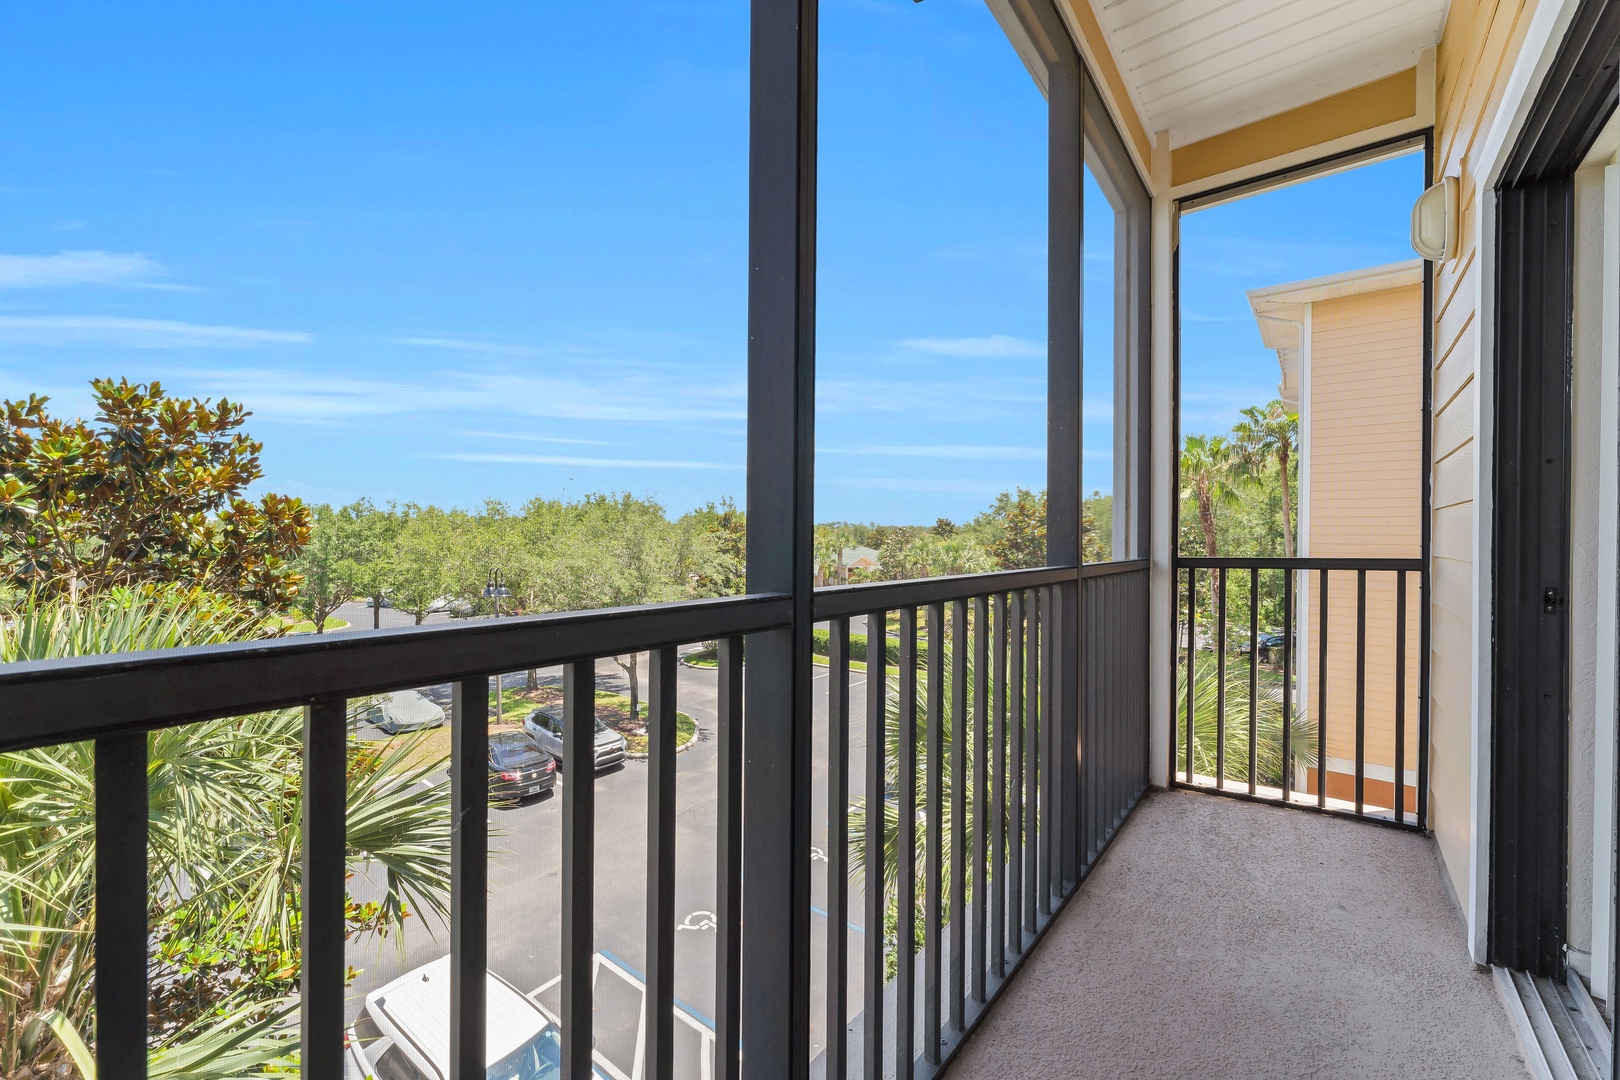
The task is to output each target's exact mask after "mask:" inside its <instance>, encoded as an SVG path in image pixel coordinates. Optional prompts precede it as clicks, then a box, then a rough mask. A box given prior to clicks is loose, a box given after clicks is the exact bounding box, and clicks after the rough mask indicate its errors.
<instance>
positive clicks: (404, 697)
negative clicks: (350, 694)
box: [359, 690, 444, 735]
mask: <svg viewBox="0 0 1620 1080" xmlns="http://www.w3.org/2000/svg"><path fill="white" fill-rule="evenodd" d="M359 722H360V723H362V724H370V725H371V726H372V727H374V728H376V729H377V730H378V731H381V732H383V733H385V734H388V735H398V734H399V733H400V732H402V731H421V730H422V729H424V728H435V727H438V726H439V725H440V724H442V723H444V710H443V709H442V708H440V707H439V706H437V705H435V704H433V702H431V701H429V700H428V699H427V698H425V697H423V696H422V695H421V694H419V693H417V692H416V691H415V690H396V691H394V692H393V693H392V694H384V695H382V697H380V698H379V699H378V700H377V702H376V703H375V704H373V705H372V706H371V707H370V708H368V709H366V710H365V711H364V712H362V713H361V714H360V718H359Z"/></svg>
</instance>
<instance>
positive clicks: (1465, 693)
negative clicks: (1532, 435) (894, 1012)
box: [1429, 0, 1536, 904]
mask: <svg viewBox="0 0 1620 1080" xmlns="http://www.w3.org/2000/svg"><path fill="white" fill-rule="evenodd" d="M1535 7H1536V3H1535V0H1453V3H1452V5H1451V9H1450V11H1449V13H1448V14H1447V17H1446V25H1445V29H1444V31H1443V32H1442V34H1441V37H1440V45H1439V49H1438V51H1437V53H1436V58H1435V98H1436V101H1435V117H1436V120H1435V174H1436V175H1437V176H1455V177H1457V178H1458V181H1459V191H1458V200H1457V202H1458V211H1459V221H1460V227H1459V235H1458V254H1457V255H1456V256H1455V257H1454V258H1452V259H1450V260H1448V261H1447V262H1445V263H1442V264H1439V265H1437V266H1436V267H1435V280H1434V363H1435V371H1434V397H1433V401H1434V417H1433V421H1432V422H1433V425H1434V474H1433V484H1434V495H1433V499H1432V502H1431V511H1430V514H1431V518H1432V522H1433V532H1432V534H1431V546H1432V550H1433V557H1434V561H1433V563H1432V566H1431V580H1432V597H1431V599H1432V607H1431V611H1430V616H1431V619H1432V622H1431V628H1430V664H1431V668H1430V731H1429V745H1430V759H1429V821H1430V824H1431V826H1432V828H1433V829H1434V834H1435V839H1436V840H1437V841H1438V842H1439V846H1440V854H1441V858H1442V860H1443V861H1444V863H1445V866H1446V873H1447V876H1448V878H1449V880H1450V882H1451V887H1452V889H1453V891H1454V892H1455V894H1456V896H1457V897H1458V898H1459V899H1460V900H1462V901H1463V902H1464V903H1465V904H1466V903H1467V902H1468V901H1467V898H1468V896H1469V860H1470V857H1471V854H1472V850H1473V832H1472V827H1471V824H1470V822H1471V816H1470V811H1471V808H1472V805H1473V799H1474V792H1473V781H1472V763H1473V761H1472V758H1473V738H1472V724H1473V707H1474V697H1473V695H1474V687H1473V663H1472V656H1473V646H1474V617H1475V613H1474V606H1473V591H1474V579H1475V567H1474V554H1473V553H1474V498H1475V492H1474V487H1475V475H1476V473H1475V459H1474V455H1475V446H1474V434H1475V393H1476V377H1477V375H1478V373H1479V363H1480V357H1479V337H1478V333H1479V327H1478V315H1479V311H1478V306H1479V296H1480V292H1481V282H1480V281H1479V280H1478V276H1479V257H1478V256H1479V235H1478V228H1479V216H1480V215H1479V184H1480V182H1481V178H1480V177H1479V176H1478V175H1477V174H1476V169H1477V168H1478V167H1479V161H1478V159H1479V156H1480V152H1481V150H1482V148H1483V147H1482V144H1483V142H1484V140H1485V137H1486V133H1487V132H1488V131H1489V130H1490V127H1491V124H1492V122H1493V121H1494V119H1495V117H1496V113H1497V112H1498V111H1499V110H1500V109H1501V108H1502V107H1503V91H1504V89H1505V87H1506V83H1507V80H1508V76H1509V73H1510V72H1511V71H1512V69H1513V65H1514V62H1515V60H1516V59H1517V57H1518V54H1519V50H1520V48H1521V46H1522V45H1523V42H1524V37H1525V33H1526V31H1527V30H1528V28H1529V25H1530V20H1531V16H1532V15H1533V14H1534V12H1535ZM1509 104H1511V103H1509ZM1484 284H1485V285H1487V286H1488V285H1489V282H1485V283H1484Z"/></svg>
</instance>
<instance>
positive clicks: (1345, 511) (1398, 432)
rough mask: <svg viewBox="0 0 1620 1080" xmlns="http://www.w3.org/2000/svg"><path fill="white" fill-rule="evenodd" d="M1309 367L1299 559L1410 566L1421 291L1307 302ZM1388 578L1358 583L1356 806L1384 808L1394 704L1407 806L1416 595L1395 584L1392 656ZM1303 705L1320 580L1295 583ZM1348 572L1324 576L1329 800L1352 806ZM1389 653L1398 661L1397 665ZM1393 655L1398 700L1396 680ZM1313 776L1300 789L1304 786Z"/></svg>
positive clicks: (1418, 489) (1416, 547) (1316, 677)
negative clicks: (1360, 793) (1360, 760)
mask: <svg viewBox="0 0 1620 1080" xmlns="http://www.w3.org/2000/svg"><path fill="white" fill-rule="evenodd" d="M1306 325H1307V326H1308V327H1309V334H1310V340H1309V345H1308V348H1307V349H1305V350H1303V351H1304V353H1305V355H1306V356H1308V360H1306V361H1305V363H1306V365H1307V368H1308V370H1307V371H1306V372H1305V374H1304V378H1303V379H1302V383H1303V386H1304V388H1305V389H1306V393H1307V398H1306V400H1305V401H1303V402H1302V406H1303V410H1304V417H1303V418H1304V422H1305V424H1306V425H1307V426H1308V438H1309V458H1308V460H1306V462H1305V471H1304V474H1303V479H1302V484H1304V485H1305V486H1306V488H1307V489H1308V508H1307V510H1306V523H1305V524H1306V528H1305V530H1304V535H1305V536H1306V538H1307V542H1308V546H1307V548H1306V552H1305V553H1306V554H1308V555H1311V556H1314V557H1318V558H1408V559H1411V558H1418V557H1420V556H1421V554H1422V550H1423V535H1422V523H1423V287H1422V285H1421V284H1416V285H1404V286H1400V287H1397V288H1388V289H1382V290H1380V291H1377V292H1368V293H1360V294H1357V295H1352V296H1346V297H1342V298H1338V299H1330V300H1321V301H1317V302H1315V303H1312V304H1311V305H1310V316H1309V319H1308V321H1307V324H1306ZM1397 576H1398V575H1396V574H1393V573H1374V572H1369V573H1368V574H1367V575H1366V579H1367V584H1366V608H1365V610H1366V621H1365V645H1364V657H1365V658H1364V662H1363V664H1364V666H1363V668H1362V671H1361V675H1362V677H1363V678H1364V680H1365V682H1364V686H1365V691H1364V696H1363V703H1362V717H1363V732H1364V735H1363V739H1364V770H1363V774H1364V777H1365V782H1364V797H1365V800H1366V803H1367V804H1368V805H1369V806H1378V807H1390V808H1393V806H1394V794H1395V792H1394V783H1395V766H1396V764H1397V761H1396V757H1397V755H1396V753H1395V745H1396V730H1395V729H1396V714H1397V706H1398V705H1404V725H1403V727H1404V743H1405V750H1404V755H1403V756H1402V759H1401V762H1400V764H1401V765H1402V766H1403V769H1404V771H1403V779H1404V781H1405V786H1406V788H1407V790H1406V792H1405V794H1404V797H1403V808H1404V809H1405V810H1406V812H1408V813H1411V812H1413V811H1415V808H1416V807H1415V799H1416V795H1417V789H1416V772H1415V770H1416V765H1417V751H1418V738H1417V728H1418V707H1419V698H1418V693H1419V688H1420V685H1421V684H1420V680H1419V674H1420V662H1421V659H1422V651H1421V636H1420V627H1421V622H1420V618H1421V614H1422V603H1423V599H1422V591H1421V588H1420V582H1419V580H1418V576H1417V575H1416V574H1408V575H1407V581H1406V604H1405V607H1406V618H1405V635H1404V648H1400V649H1398V648H1397V646H1398V644H1402V643H1401V642H1400V640H1399V639H1400V637H1401V635H1400V633H1399V631H1400V625H1399V624H1400V619H1399V613H1398V610H1397V605H1396V598H1397V593H1398V588H1399V585H1398V582H1397V580H1396V579H1397ZM1308 577H1309V581H1308V583H1307V584H1306V587H1305V595H1306V598H1307V603H1306V605H1305V609H1306V610H1305V611H1304V612H1303V614H1304V615H1305V618H1306V628H1305V634H1304V635H1302V638H1303V643H1304V646H1305V648H1304V654H1305V655H1304V657H1303V659H1304V661H1305V665H1306V666H1305V668H1304V672H1303V675H1304V680H1303V681H1304V683H1305V686H1306V690H1307V697H1308V700H1307V701H1306V702H1305V703H1304V704H1305V706H1306V708H1307V711H1308V713H1309V715H1310V716H1311V718H1312V719H1313V720H1314V719H1315V718H1316V716H1317V713H1318V709H1319V705H1320V702H1321V700H1322V699H1321V697H1320V693H1321V686H1322V684H1321V676H1322V671H1323V669H1322V667H1321V664H1320V661H1321V645H1322V633H1321V630H1322V623H1321V615H1322V609H1321V599H1322V594H1321V578H1320V575H1319V574H1318V573H1315V572H1312V573H1309V574H1308ZM1358 577H1359V575H1358V574H1357V573H1356V572H1354V571H1335V572H1331V573H1329V574H1328V582H1327V588H1328V604H1327V635H1326V640H1327V645H1328V648H1327V667H1326V674H1327V699H1326V700H1327V714H1326V715H1327V758H1328V773H1329V775H1328V789H1327V790H1328V794H1329V795H1330V796H1332V797H1334V798H1345V799H1353V798H1354V797H1355V779H1354V778H1355V760H1356V726H1357V724H1356V717H1357V709H1356V697H1357V695H1356V688H1357V683H1358V678H1357V676H1358V668H1357V654H1358V649H1357V636H1358V631H1357V626H1358V621H1359V620H1358V607H1359V605H1358V595H1357V594H1358V584H1359V583H1358ZM1398 653H1402V654H1404V655H1402V656H1398V655H1397V654H1398ZM1402 660H1404V665H1405V671H1404V679H1403V680H1402V681H1403V682H1404V684H1405V693H1404V699H1403V700H1402V699H1401V696H1400V695H1397V693H1396V671H1397V668H1398V667H1399V665H1400V663H1401V661H1402ZM1315 785H1316V778H1315V774H1314V770H1312V773H1311V776H1310V777H1309V786H1308V790H1311V791H1315V790H1316V786H1315Z"/></svg>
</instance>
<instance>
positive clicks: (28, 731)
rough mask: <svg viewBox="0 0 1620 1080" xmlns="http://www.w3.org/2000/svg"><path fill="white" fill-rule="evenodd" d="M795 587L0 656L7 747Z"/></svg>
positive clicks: (1, 740)
mask: <svg viewBox="0 0 1620 1080" xmlns="http://www.w3.org/2000/svg"><path fill="white" fill-rule="evenodd" d="M1145 565H1146V563H1145V562H1120V563H1099V564H1095V565H1089V566H1086V567H1083V568H1076V567H1072V566H1069V567H1041V568H1038V569H1032V570H1009V571H1001V572H996V573H989V574H969V575H962V576H955V577H937V578H920V579H916V580H912V581H894V582H880V583H875V584H863V585H846V586H836V587H833V588H826V589H820V590H817V592H816V594H815V599H814V603H813V613H814V617H815V618H816V619H818V620H819V619H829V618H835V617H838V616H841V615H855V614H863V613H866V612H870V611H881V610H892V609H896V608H903V607H916V606H921V605H926V604H930V603H940V602H944V601H950V600H959V599H967V598H970V597H974V596H984V595H989V594H992V593H998V592H1010V591H1014V590H1018V589H1031V588H1039V587H1041V586H1045V585H1052V584H1058V583H1062V582H1071V581H1074V580H1075V579H1076V576H1077V575H1078V576H1080V577H1093V576H1097V575H1100V574H1108V573H1122V572H1126V571H1128V570H1133V569H1139V568H1141V567H1143V566H1145ZM791 620H792V601H791V599H790V598H789V597H788V596H787V595H786V594H781V593H757V594H750V595H746V596H733V597H723V598H720V599H710V600H687V601H679V602H674V603H666V604H650V605H645V606H641V607H625V608H600V609H596V610H592V611H570V612H558V613H553V614H545V615H524V616H515V617H512V618H506V619H481V620H475V621H469V622H465V623H454V624H443V623H441V624H437V625H426V626H407V627H396V628H390V629H385V630H376V631H370V632H366V633H341V634H318V635H315V634H312V635H300V636H298V637H290V638H270V639H266V640H259V641H243V642H233V643H230V644H224V645H205V646H196V647H191V648H180V649H165V650H161V651H155V652H138V653H116V654H109V655H103V656H86V657H72V658H63V659H54V660H31V661H22V662H19V663H13V664H6V665H0V716H3V717H4V719H5V724H4V727H3V729H0V753H3V752H10V751H15V750H23V749H27V748H29V747H34V746H45V745H49V744H52V743H60V742H68V741H73V740H79V739H93V738H96V737H98V736H102V735H110V734H115V733H118V732H125V731H137V730H142V729H151V728H160V727H171V726H175V725H178V724H183V723H188V722H191V721H195V720H205V719H210V718H214V717H220V716H237V715H244V714H248V713H255V712H263V711H266V710H269V709H279V708H290V707H294V706H299V705H305V704H307V703H309V702H310V701H313V700H315V699H317V698H332V697H349V698H354V697H364V696H366V695H369V694H378V693H385V692H387V691H390V690H397V689H399V688H400V687H402V686H428V685H434V684H439V683H447V682H454V681H456V680H458V679H465V678H469V677H475V676H479V675H493V674H496V673H498V672H503V671H521V670H524V669H526V668H535V667H553V666H556V665H560V664H567V663H572V662H574V661H577V660H584V659H590V658H593V657H599V656H611V655H615V654H620V653H627V652H641V651H644V650H648V649H658V648H664V647H667V646H672V645H682V644H686V643H688V642H693V641H709V640H716V639H719V638H724V637H733V636H737V635H746V634H751V633H757V632H760V631H765V630H773V629H780V628H782V627H785V626H787V625H789V624H790V622H791Z"/></svg>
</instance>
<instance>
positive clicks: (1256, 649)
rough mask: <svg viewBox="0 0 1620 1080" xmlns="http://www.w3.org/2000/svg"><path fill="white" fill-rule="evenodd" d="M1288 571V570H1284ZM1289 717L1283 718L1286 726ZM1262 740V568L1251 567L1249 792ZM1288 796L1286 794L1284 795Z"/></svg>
mask: <svg viewBox="0 0 1620 1080" xmlns="http://www.w3.org/2000/svg"><path fill="white" fill-rule="evenodd" d="M1283 573H1287V571H1286V570H1285V571H1283ZM1287 679H1288V670H1287V668H1284V669H1283V681H1284V682H1286V681H1287ZM1287 724H1288V721H1287V718H1286V717H1284V719H1283V726H1284V727H1285V728H1286V727H1287ZM1259 740H1260V568H1259V567H1250V568H1249V794H1250V795H1253V794H1254V788H1255V769H1256V766H1257V764H1258V761H1259V755H1258V754H1257V752H1256V749H1255V744H1256V743H1257V742H1259ZM1287 772H1288V764H1287V762H1286V761H1284V763H1283V773H1284V775H1287ZM1287 790H1288V786H1287V782H1286V781H1285V782H1284V784H1283V791H1284V792H1286V791H1287ZM1284 797H1285V798H1286V795H1285V796H1284Z"/></svg>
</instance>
